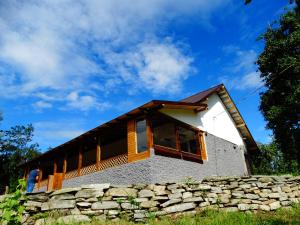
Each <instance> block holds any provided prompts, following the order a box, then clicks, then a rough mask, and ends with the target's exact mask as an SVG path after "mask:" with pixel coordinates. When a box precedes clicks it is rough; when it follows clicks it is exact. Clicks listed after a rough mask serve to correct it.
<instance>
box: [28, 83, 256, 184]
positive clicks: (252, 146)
mask: <svg viewBox="0 0 300 225" xmlns="http://www.w3.org/2000/svg"><path fill="white" fill-rule="evenodd" d="M256 150H257V145H256V143H255V141H254V139H253V137H252V135H251V133H250V131H249V129H248V128H247V126H246V124H245V121H244V120H243V118H242V116H241V114H240V113H239V111H238V109H237V108H236V106H235V104H234V103H233V101H232V99H231V97H230V95H229V93H228V91H227V90H226V88H225V87H224V85H223V84H220V85H217V86H215V87H212V88H210V89H207V90H205V91H202V92H199V93H197V94H195V95H192V96H190V97H187V98H185V99H182V100H180V101H163V100H153V101H150V102H148V103H146V104H144V105H142V106H140V107H137V108H135V109H133V110H131V111H130V112H127V113H125V114H123V115H121V116H119V117H117V118H115V119H113V120H111V121H109V122H107V123H104V124H102V125H100V126H98V127H96V128H94V129H92V130H90V131H88V132H86V133H84V134H82V135H80V136H78V137H76V138H74V139H72V140H70V141H68V142H66V143H64V144H62V145H60V146H58V147H56V148H54V149H52V150H50V151H47V152H45V153H44V154H42V155H40V156H39V157H37V158H35V159H33V160H31V161H28V162H26V163H24V164H22V167H23V168H24V170H25V176H26V175H27V174H28V171H30V169H32V168H36V167H39V168H40V179H39V181H38V184H37V187H36V188H37V189H39V190H45V189H46V188H47V187H48V189H53V188H54V189H57V188H61V187H73V186H79V185H81V184H91V183H104V182H109V183H112V184H130V183H157V182H167V181H182V180H184V179H186V178H187V177H193V179H195V180H200V179H202V178H203V177H205V176H232V175H247V174H249V163H248V160H247V158H248V155H249V154H251V152H253V151H256Z"/></svg>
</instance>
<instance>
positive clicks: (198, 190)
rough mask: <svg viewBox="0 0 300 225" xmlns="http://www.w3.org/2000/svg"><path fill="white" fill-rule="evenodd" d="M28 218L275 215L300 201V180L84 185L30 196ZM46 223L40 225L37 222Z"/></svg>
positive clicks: (228, 179) (230, 179) (265, 178)
mask: <svg viewBox="0 0 300 225" xmlns="http://www.w3.org/2000/svg"><path fill="white" fill-rule="evenodd" d="M27 197H28V201H27V202H26V203H24V205H25V206H26V213H27V215H32V214H35V213H38V212H46V211H52V210H59V211H60V212H61V213H63V214H65V215H66V216H63V217H61V218H59V222H64V223H68V222H70V221H72V220H76V221H77V222H79V221H90V220H91V217H94V218H95V219H99V220H106V219H111V220H117V219H119V218H121V217H126V218H129V219H131V220H134V221H143V220H145V219H146V218H147V217H157V216H162V215H170V214H171V215H174V214H176V215H181V214H183V213H192V214H193V213H196V212H197V211H199V210H203V209H207V208H213V209H219V210H224V211H249V212H250V211H252V212H255V211H257V210H262V211H270V210H276V209H278V208H280V207H290V206H291V205H292V204H293V203H300V176H298V177H290V176H277V177H275V176H274V177H273V176H272V177H271V176H252V177H212V178H206V179H204V180H203V181H202V182H188V181H187V182H183V183H161V184H150V185H146V184H137V185H127V186H116V185H110V184H95V185H83V186H81V187H78V188H66V189H62V190H58V191H54V192H48V193H36V194H30V195H28V196H27ZM40 222H41V220H40V221H37V224H39V223H40Z"/></svg>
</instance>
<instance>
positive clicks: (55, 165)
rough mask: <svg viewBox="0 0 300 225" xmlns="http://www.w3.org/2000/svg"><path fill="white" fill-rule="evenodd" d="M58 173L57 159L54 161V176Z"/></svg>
mask: <svg viewBox="0 0 300 225" xmlns="http://www.w3.org/2000/svg"><path fill="white" fill-rule="evenodd" d="M56 171H57V162H56V159H54V161H53V174H55V173H56Z"/></svg>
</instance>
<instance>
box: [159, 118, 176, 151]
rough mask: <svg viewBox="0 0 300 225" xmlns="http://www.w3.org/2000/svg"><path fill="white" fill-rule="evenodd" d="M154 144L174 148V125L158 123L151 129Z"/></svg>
mask: <svg viewBox="0 0 300 225" xmlns="http://www.w3.org/2000/svg"><path fill="white" fill-rule="evenodd" d="M153 135H154V144H157V145H161V146H165V147H169V148H174V149H176V134H175V127H174V124H172V123H165V124H160V125H158V126H157V127H154V129H153Z"/></svg>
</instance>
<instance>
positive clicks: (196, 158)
mask: <svg viewBox="0 0 300 225" xmlns="http://www.w3.org/2000/svg"><path fill="white" fill-rule="evenodd" d="M163 116H165V117H167V119H169V120H170V121H171V122H173V123H174V127H175V135H176V149H175V148H171V147H165V146H162V145H157V144H153V147H154V151H155V154H158V155H163V156H168V157H173V158H179V159H184V160H187V161H193V162H198V163H203V160H206V159H207V155H206V149H205V143H204V132H203V131H202V130H200V129H198V128H194V127H192V126H190V125H188V124H184V123H181V122H180V121H178V120H176V119H174V118H172V117H169V116H167V115H163ZM178 127H182V128H185V129H188V130H191V131H193V132H194V133H195V135H194V139H195V141H196V142H197V154H194V153H190V152H185V151H182V149H181V144H180V137H179V132H178Z"/></svg>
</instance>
